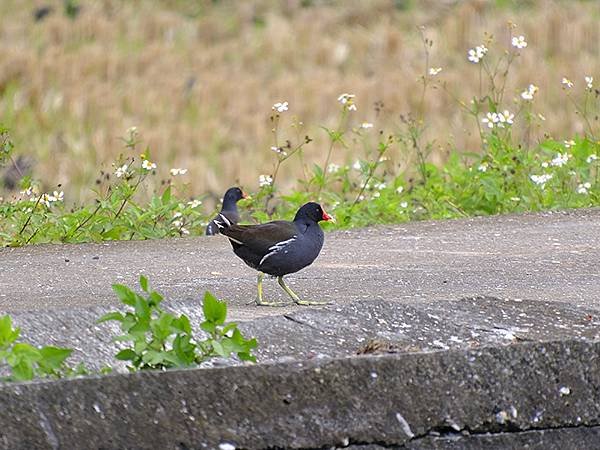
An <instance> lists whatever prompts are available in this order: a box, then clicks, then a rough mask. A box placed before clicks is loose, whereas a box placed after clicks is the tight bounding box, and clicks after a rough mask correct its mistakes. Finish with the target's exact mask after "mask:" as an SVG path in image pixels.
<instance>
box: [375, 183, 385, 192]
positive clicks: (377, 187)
mask: <svg viewBox="0 0 600 450" xmlns="http://www.w3.org/2000/svg"><path fill="white" fill-rule="evenodd" d="M373 187H374V188H375V189H377V190H378V191H381V190H383V189H385V188H386V184H385V183H383V182H382V183H375V184H374V185H373Z"/></svg>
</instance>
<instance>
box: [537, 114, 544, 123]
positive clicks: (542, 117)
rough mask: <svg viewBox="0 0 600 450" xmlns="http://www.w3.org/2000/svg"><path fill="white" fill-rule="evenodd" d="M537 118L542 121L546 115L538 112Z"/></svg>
mask: <svg viewBox="0 0 600 450" xmlns="http://www.w3.org/2000/svg"><path fill="white" fill-rule="evenodd" d="M538 119H540V120H541V121H542V122H543V121H544V120H546V116H544V115H543V114H540V113H538Z"/></svg>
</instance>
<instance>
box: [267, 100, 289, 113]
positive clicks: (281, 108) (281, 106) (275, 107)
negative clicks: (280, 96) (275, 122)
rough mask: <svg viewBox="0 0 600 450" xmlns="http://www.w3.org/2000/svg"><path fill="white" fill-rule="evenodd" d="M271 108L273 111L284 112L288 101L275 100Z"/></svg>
mask: <svg viewBox="0 0 600 450" xmlns="http://www.w3.org/2000/svg"><path fill="white" fill-rule="evenodd" d="M271 109H272V110H273V111H277V112H278V113H282V112H286V111H287V110H288V102H277V103H275V104H274V105H273V106H272V107H271Z"/></svg>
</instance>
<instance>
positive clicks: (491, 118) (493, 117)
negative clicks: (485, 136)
mask: <svg viewBox="0 0 600 450" xmlns="http://www.w3.org/2000/svg"><path fill="white" fill-rule="evenodd" d="M481 121H482V122H483V123H485V124H486V125H487V127H488V128H494V126H495V125H496V124H497V123H498V122H500V119H499V117H498V114H497V113H495V112H489V113H487V114H486V115H485V117H484V118H483V119H481Z"/></svg>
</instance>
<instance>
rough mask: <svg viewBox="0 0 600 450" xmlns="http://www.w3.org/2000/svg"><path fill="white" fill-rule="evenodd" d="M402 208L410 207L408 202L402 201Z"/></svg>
mask: <svg viewBox="0 0 600 450" xmlns="http://www.w3.org/2000/svg"><path fill="white" fill-rule="evenodd" d="M400 208H408V202H400Z"/></svg>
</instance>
